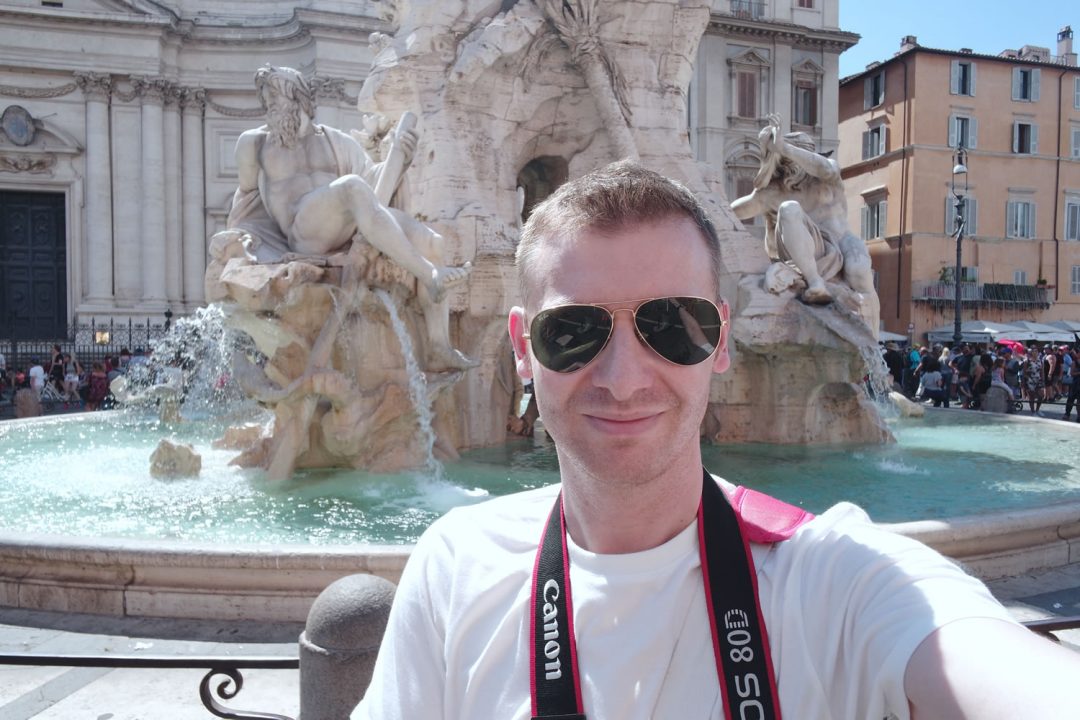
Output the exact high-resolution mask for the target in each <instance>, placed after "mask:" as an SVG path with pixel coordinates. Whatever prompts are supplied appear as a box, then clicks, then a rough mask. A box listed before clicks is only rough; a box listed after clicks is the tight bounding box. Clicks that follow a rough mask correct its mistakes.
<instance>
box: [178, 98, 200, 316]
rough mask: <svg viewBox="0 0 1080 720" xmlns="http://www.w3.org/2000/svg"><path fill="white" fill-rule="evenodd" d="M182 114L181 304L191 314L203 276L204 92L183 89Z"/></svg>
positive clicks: (198, 300) (197, 298)
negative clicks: (182, 270)
mask: <svg viewBox="0 0 1080 720" xmlns="http://www.w3.org/2000/svg"><path fill="white" fill-rule="evenodd" d="M180 106H181V108H182V111H183V116H182V121H183V134H184V143H183V150H184V159H183V174H182V176H181V177H182V184H183V197H184V212H183V228H184V232H183V246H184V252H183V256H184V302H185V303H186V304H187V310H188V311H191V310H194V309H195V307H196V306H197V305H201V304H202V302H203V275H204V274H205V273H206V200H205V198H204V193H205V190H204V184H205V180H204V178H205V170H204V168H203V157H204V155H203V113H204V112H205V110H206V91H205V90H203V89H201V88H184V91H183V94H182V96H181V100H180Z"/></svg>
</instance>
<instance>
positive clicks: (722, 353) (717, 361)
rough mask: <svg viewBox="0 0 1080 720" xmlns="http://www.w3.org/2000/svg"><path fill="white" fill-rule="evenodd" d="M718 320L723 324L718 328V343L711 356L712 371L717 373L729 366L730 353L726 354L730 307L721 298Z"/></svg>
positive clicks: (729, 326) (729, 327) (729, 328)
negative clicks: (714, 352)
mask: <svg viewBox="0 0 1080 720" xmlns="http://www.w3.org/2000/svg"><path fill="white" fill-rule="evenodd" d="M720 320H721V321H722V322H723V326H722V327H721V328H720V344H719V345H717V346H716V354H715V355H714V356H713V372H714V373H717V374H720V373H722V372H724V371H725V370H727V369H728V368H729V367H731V355H729V354H728V337H729V335H728V333H729V332H730V330H731V308H730V307H728V304H727V303H726V302H724V301H723V300H721V301H720Z"/></svg>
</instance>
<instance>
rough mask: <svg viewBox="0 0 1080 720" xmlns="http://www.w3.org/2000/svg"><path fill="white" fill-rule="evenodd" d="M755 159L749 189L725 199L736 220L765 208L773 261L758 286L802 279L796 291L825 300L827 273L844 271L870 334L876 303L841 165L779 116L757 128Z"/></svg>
mask: <svg viewBox="0 0 1080 720" xmlns="http://www.w3.org/2000/svg"><path fill="white" fill-rule="evenodd" d="M758 144H759V145H760V147H761V156H762V160H761V167H760V168H759V170H758V173H757V175H756V176H755V178H754V190H753V191H752V192H751V193H750V194H749V195H746V196H744V197H741V198H738V199H737V200H735V201H734V202H732V203H731V209H732V211H734V213H735V216H736V217H738V218H739V219H740V220H748V219H750V218H752V217H755V216H757V215H764V216H765V252H766V253H768V256H769V259H770V260H772V261H773V263H772V265H771V266H770V267H769V269H768V270H767V271H766V273H765V287H766V288H767V289H768V290H769V291H770V292H773V293H781V292H783V291H784V290H787V289H788V288H791V287H794V286H796V285H798V284H800V283H801V282H805V284H806V288H805V289H804V290H803V291H802V293H801V295H800V299H801V300H802V301H803V302H805V303H807V304H810V305H826V304H828V303H830V302H832V301H833V293H832V291H830V290H829V288H828V287H827V286H826V284H825V283H826V281H827V280H831V279H833V278H836V277H840V278H843V280H844V281H845V282H846V283H847V285H848V286H849V287H851V289H852V290H855V291H856V292H857V293H859V294H860V295H861V297H860V313H859V314H860V315H861V316H862V318H863V320H864V321H865V322H866V324H867V325H868V326H869V328H870V330H871V332H873V333H874V334H875V335H876V334H877V330H878V324H879V315H880V312H881V310H880V304H879V301H878V297H877V291H876V290H874V276H873V271H872V270H871V267H870V254H869V252H868V251H867V249H866V243H865V242H864V241H863V240H862V239H860V238H858V237H857V236H856V235H855V234H854V233H852V232H851V231H850V230H849V229H848V224H847V199H846V198H845V196H844V185H843V182H842V181H841V179H840V165H839V164H838V163H837V162H836V161H835V160H833V159H831V158H828V157H824V156H822V155H819V154H818V153H817V152H816V148H815V145H814V140H813V138H811V137H810V136H809V135H807V134H806V133H803V132H793V133H787V134H786V135H782V134H781V133H780V118H779V117H778V116H776V115H770V116H769V123H768V125H766V126H765V127H764V128H763V129H762V130H761V132H760V133H759V134H758Z"/></svg>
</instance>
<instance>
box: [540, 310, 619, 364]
mask: <svg viewBox="0 0 1080 720" xmlns="http://www.w3.org/2000/svg"><path fill="white" fill-rule="evenodd" d="M529 332H530V335H531V338H532V349H533V355H535V356H536V359H537V360H539V361H540V364H541V365H543V366H544V367H546V368H548V369H549V370H554V371H555V372H573V371H574V370H579V369H581V368H583V367H585V366H586V365H587V364H588V363H589V362H590V361H591V360H592V359H593V358H595V357H596V356H597V355H598V354H599V353H600V351H601V350H603V349H604V345H605V344H606V343H607V340H608V336H609V335H611V315H610V314H609V313H608V311H607V310H604V309H603V308H599V307H593V306H591V305H564V306H562V307H555V308H551V309H549V310H543V311H541V312H540V313H538V314H537V316H536V317H535V318H533V321H532V324H531V326H530V328H529Z"/></svg>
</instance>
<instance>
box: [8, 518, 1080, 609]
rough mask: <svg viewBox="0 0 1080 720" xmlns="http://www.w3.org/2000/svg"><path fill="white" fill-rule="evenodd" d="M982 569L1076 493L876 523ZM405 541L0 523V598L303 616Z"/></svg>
mask: <svg viewBox="0 0 1080 720" xmlns="http://www.w3.org/2000/svg"><path fill="white" fill-rule="evenodd" d="M885 527H887V528H888V529H890V530H893V531H895V532H899V533H901V534H904V535H908V536H910V537H913V538H915V539H918V540H921V541H923V542H925V543H927V544H928V545H930V546H931V547H933V548H936V549H937V550H939V551H940V552H942V553H944V554H946V555H948V556H950V557H952V558H954V559H956V560H958V561H960V562H962V563H964V564H965V565H966V566H967V567H968V568H969V570H970V571H971V572H972V573H974V574H975V575H977V576H979V577H981V578H983V579H986V580H991V579H995V578H999V577H1007V576H1010V575H1018V574H1021V573H1024V572H1027V571H1029V570H1032V569H1036V568H1048V567H1058V566H1062V565H1068V564H1071V563H1076V562H1080V502H1072V503H1066V504H1063V505H1058V506H1054V507H1048V508H1037V509H1029V510H1023V511H1012V512H1006V513H993V514H990V515H984V516H967V517H959V518H951V519H948V520H922V521H915V522H908V523H892V524H887V525H885ZM411 548H412V546H411V545H396V546H394V545H356V546H336V547H312V546H300V545H281V546H265V547H263V546H255V547H237V548H231V549H226V548H222V547H221V546H218V545H201V544H185V545H183V546H180V545H176V544H171V543H157V542H152V541H136V540H102V539H88V538H63V537H57V536H34V535H30V536H26V535H17V534H14V533H2V534H0V605H4V606H8V607H19V608H27V609H36V610H53V611H62V612H85V613H96V614H102V615H116V616H135V617H170V618H203V619H209V618H213V619H221V620H264V621H290V622H303V621H304V619H305V618H306V617H307V613H308V610H309V609H310V607H311V604H312V603H313V602H314V600H315V598H316V597H317V596H318V594H319V593H320V592H322V590H323V589H324V588H325V587H326V586H327V585H329V584H330V583H331V582H333V581H334V580H336V579H338V578H340V577H344V576H346V575H351V574H354V573H370V574H374V575H379V576H380V577H384V578H386V579H387V580H390V581H391V582H395V583H396V582H397V581H398V580H399V579H400V577H401V571H402V569H403V568H404V566H405V562H406V560H407V559H408V557H409V552H410V550H411Z"/></svg>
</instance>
